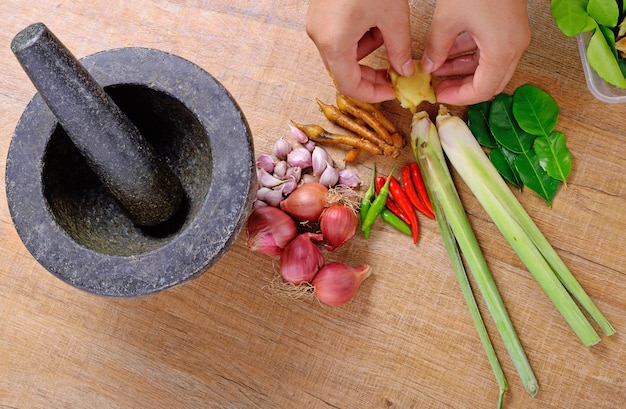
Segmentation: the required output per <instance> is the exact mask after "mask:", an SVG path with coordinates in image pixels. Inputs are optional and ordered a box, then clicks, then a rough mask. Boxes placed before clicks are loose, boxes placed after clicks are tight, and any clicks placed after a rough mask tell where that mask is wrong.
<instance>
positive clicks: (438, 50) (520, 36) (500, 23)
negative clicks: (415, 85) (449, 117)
mask: <svg viewBox="0 0 626 409" xmlns="http://www.w3.org/2000/svg"><path fill="white" fill-rule="evenodd" d="M529 42H530V29H529V26H528V14H527V8H526V1H525V0H507V1H502V0H465V1H464V2H463V3H462V7H461V6H460V4H459V2H458V1H457V0H439V1H438V2H437V6H436V8H435V12H434V15H433V20H432V23H431V28H430V33H429V35H428V40H427V42H426V47H425V50H424V56H423V58H422V62H421V67H422V70H424V71H426V72H432V73H433V75H434V76H441V77H448V76H451V77H455V78H449V79H445V80H443V81H442V82H441V83H439V84H438V85H437V87H436V90H435V91H436V94H437V101H438V102H442V103H446V104H451V105H469V104H474V103H478V102H482V101H486V100H488V99H490V98H491V97H493V96H494V95H496V94H498V93H500V92H502V91H503V90H504V88H505V86H506V85H507V83H508V82H509V80H510V79H511V77H512V76H513V73H514V72H515V69H516V68H517V64H518V63H519V60H520V58H521V57H522V54H523V53H524V51H525V50H526V48H527V47H528V44H529Z"/></svg>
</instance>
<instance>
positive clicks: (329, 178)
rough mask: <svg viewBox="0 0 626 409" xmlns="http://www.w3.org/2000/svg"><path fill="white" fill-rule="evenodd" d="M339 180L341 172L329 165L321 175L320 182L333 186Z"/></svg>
mask: <svg viewBox="0 0 626 409" xmlns="http://www.w3.org/2000/svg"><path fill="white" fill-rule="evenodd" d="M338 181H339V172H337V169H335V168H334V167H332V166H327V167H326V170H324V172H323V173H322V174H321V175H320V183H321V184H322V185H324V186H326V187H333V186H335V185H336V184H337V182H338Z"/></svg>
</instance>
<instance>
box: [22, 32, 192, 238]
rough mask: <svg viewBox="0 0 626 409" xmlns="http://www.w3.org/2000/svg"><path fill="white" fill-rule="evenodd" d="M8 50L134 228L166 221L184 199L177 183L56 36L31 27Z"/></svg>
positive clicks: (167, 167)
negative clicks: (135, 225)
mask: <svg viewBox="0 0 626 409" xmlns="http://www.w3.org/2000/svg"><path fill="white" fill-rule="evenodd" d="M11 50H12V51H13V53H14V54H15V56H16V57H17V59H18V61H19V62H20V64H21V66H22V68H23V69H24V71H25V72H26V73H27V75H28V77H29V78H30V80H31V81H32V83H33V85H34V86H35V88H36V89H37V91H38V93H39V94H40V95H41V97H42V99H43V100H44V101H45V103H46V105H47V106H48V108H49V109H50V111H52V113H53V114H54V115H55V117H56V118H57V120H58V122H59V124H60V126H61V127H62V128H63V129H64V130H65V132H66V133H67V135H68V136H69V137H70V139H71V140H72V142H73V144H74V145H75V146H76V147H77V148H78V150H79V151H80V153H81V154H82V156H83V157H84V158H85V160H86V162H87V163H88V164H89V166H90V167H91V169H92V170H93V171H94V173H95V174H96V175H97V176H98V178H99V179H100V181H101V182H102V184H103V185H104V186H106V188H107V189H108V190H109V192H110V193H111V194H112V195H113V197H114V198H115V199H116V200H117V202H118V203H119V204H120V206H121V207H122V208H124V209H125V211H126V213H127V214H128V216H129V218H130V219H131V220H132V221H133V222H134V223H135V224H137V225H140V226H156V225H159V224H161V223H163V222H166V221H167V220H168V219H170V217H171V216H172V215H173V214H174V213H175V212H176V211H177V210H178V208H179V207H180V205H181V202H182V201H183V198H184V195H185V192H184V189H183V187H182V184H181V182H180V180H179V178H178V177H177V176H176V174H174V172H173V171H172V169H171V168H170V167H169V166H168V165H167V163H166V162H165V160H164V159H163V158H161V157H160V156H159V155H158V154H157V153H156V152H155V150H154V149H153V147H152V146H151V145H150V144H149V143H148V142H147V141H146V140H145V139H144V138H143V137H142V135H141V134H140V132H139V130H138V129H137V128H136V127H135V125H134V124H133V123H132V122H131V121H130V120H129V119H128V118H127V117H126V116H125V115H124V113H123V112H122V110H121V109H120V108H119V107H118V106H117V105H116V104H115V103H114V102H113V100H112V99H111V98H110V97H109V96H108V95H107V93H106V92H105V90H104V89H103V88H102V87H101V86H100V85H99V84H98V83H97V82H96V80H95V79H94V78H93V77H92V76H91V75H90V74H89V72H88V71H87V70H86V69H85V68H84V67H83V66H82V65H81V63H80V62H79V61H78V60H77V59H76V58H75V57H74V56H73V55H72V54H71V52H70V51H69V50H68V49H67V48H66V47H65V46H64V45H63V44H62V43H61V42H60V41H59V40H58V39H57V38H56V36H55V35H54V34H53V33H52V32H51V31H50V30H49V29H48V28H47V27H46V26H45V25H44V24H43V23H35V24H32V25H30V26H28V27H26V28H25V29H23V30H22V31H21V32H20V33H19V34H17V35H16V36H15V38H14V39H13V41H12V43H11Z"/></svg>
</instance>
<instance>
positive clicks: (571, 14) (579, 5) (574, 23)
mask: <svg viewBox="0 0 626 409" xmlns="http://www.w3.org/2000/svg"><path fill="white" fill-rule="evenodd" d="M587 3H588V0H552V1H551V3H550V11H551V12H552V18H554V21H555V22H556V25H557V26H558V27H559V29H560V30H561V31H562V32H563V34H565V35H566V36H568V37H575V36H576V35H577V34H578V33H580V32H582V31H583V30H584V28H585V27H586V26H587V23H588V19H589V14H588V13H587Z"/></svg>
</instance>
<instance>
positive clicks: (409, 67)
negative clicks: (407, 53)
mask: <svg viewBox="0 0 626 409" xmlns="http://www.w3.org/2000/svg"><path fill="white" fill-rule="evenodd" d="M400 69H401V70H402V76H404V77H410V76H411V75H413V71H415V65H414V64H413V59H412V58H409V60H407V62H405V63H404V64H402V67H400Z"/></svg>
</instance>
